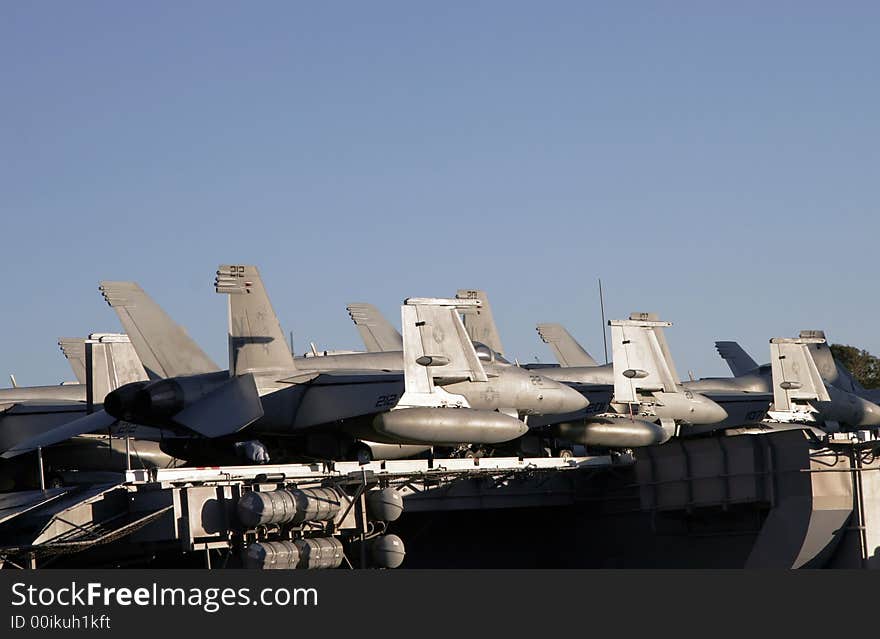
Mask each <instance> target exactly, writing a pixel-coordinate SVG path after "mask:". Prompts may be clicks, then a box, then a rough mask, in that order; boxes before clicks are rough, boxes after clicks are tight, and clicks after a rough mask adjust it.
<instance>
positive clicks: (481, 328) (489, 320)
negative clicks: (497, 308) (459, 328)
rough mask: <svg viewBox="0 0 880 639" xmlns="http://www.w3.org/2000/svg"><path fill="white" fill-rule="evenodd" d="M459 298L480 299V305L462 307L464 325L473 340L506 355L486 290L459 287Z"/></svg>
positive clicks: (457, 294) (456, 295)
mask: <svg viewBox="0 0 880 639" xmlns="http://www.w3.org/2000/svg"><path fill="white" fill-rule="evenodd" d="M455 297H456V299H459V300H480V302H481V304H480V305H479V306H473V307H464V308H462V309H461V312H462V314H463V315H464V327H465V329H466V330H467V334H468V335H469V336H470V338H471V341H473V342H480V343H481V344H485V345H486V346H488V347H489V348H491V349H492V350H493V351H495V352H496V353H498V354H500V355H504V347H503V346H502V345H501V336H500V335H499V334H498V328H497V327H496V326H495V318H494V317H493V316H492V307H491V306H490V305H489V297H488V296H487V295H486V291H479V290H473V289H459V290H458V292H457V293H456V294H455Z"/></svg>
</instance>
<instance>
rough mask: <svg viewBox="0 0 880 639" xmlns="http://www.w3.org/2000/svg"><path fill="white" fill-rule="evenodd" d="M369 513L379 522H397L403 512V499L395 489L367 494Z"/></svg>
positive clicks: (373, 491) (372, 491) (384, 489)
mask: <svg viewBox="0 0 880 639" xmlns="http://www.w3.org/2000/svg"><path fill="white" fill-rule="evenodd" d="M367 512H368V513H369V514H370V517H371V518H373V519H377V520H378V521H396V520H397V518H398V517H400V515H401V513H402V512H403V497H401V495H400V493H399V492H398V491H396V490H394V489H393V488H383V489H382V490H371V491H370V492H368V493H367Z"/></svg>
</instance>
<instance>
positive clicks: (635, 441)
mask: <svg viewBox="0 0 880 639" xmlns="http://www.w3.org/2000/svg"><path fill="white" fill-rule="evenodd" d="M553 431H554V434H555V435H556V436H557V437H559V438H560V439H564V440H566V441H570V442H572V443H573V444H583V445H585V446H606V447H608V448H639V447H641V446H655V445H657V444H662V443H664V442H666V441H667V440H668V439H669V438H670V436H671V433H669V432H667V431H666V429H664V428H663V427H662V426H661V425H660V424H655V423H654V422H649V421H645V420H643V419H630V418H628V417H595V418H590V419H589V420H587V421H583V422H562V423H561V424H555V425H554V426H553Z"/></svg>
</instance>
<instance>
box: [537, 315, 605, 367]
mask: <svg viewBox="0 0 880 639" xmlns="http://www.w3.org/2000/svg"><path fill="white" fill-rule="evenodd" d="M536 330H537V331H538V335H540V336H541V339H542V340H543V341H544V343H545V344H548V345H549V346H550V348H551V350H552V351H553V355H554V356H555V357H556V361H557V362H559V363H560V365H562V366H566V367H568V366H598V364H597V363H596V360H594V359H593V358H592V357H591V356H590V354H589V353H588V352H587V351H585V350H584V348H583V347H582V346H581V345H580V344H579V343H578V342H577V340H576V339H575V338H574V337H572V336H571V333H569V332H568V331H567V330H566V329H565V327H564V326H563V325H562V324H538V326H537V327H536Z"/></svg>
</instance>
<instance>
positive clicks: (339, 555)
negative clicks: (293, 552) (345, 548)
mask: <svg viewBox="0 0 880 639" xmlns="http://www.w3.org/2000/svg"><path fill="white" fill-rule="evenodd" d="M294 544H295V545H296V548H297V550H298V551H299V563H298V564H297V565H296V567H297V568H298V569H301V570H323V569H327V568H339V566H340V565H341V564H342V559H343V557H344V555H343V552H342V542H341V541H339V540H338V539H336V537H312V538H310V539H297V540H296V541H295V542H294Z"/></svg>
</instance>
